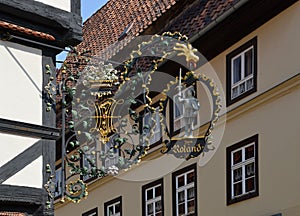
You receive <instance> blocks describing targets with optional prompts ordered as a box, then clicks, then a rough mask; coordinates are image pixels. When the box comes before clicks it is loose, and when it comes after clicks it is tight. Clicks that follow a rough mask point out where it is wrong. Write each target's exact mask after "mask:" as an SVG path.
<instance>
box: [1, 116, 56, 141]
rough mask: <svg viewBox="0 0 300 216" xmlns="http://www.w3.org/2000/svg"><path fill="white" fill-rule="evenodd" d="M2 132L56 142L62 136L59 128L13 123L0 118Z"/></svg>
mask: <svg viewBox="0 0 300 216" xmlns="http://www.w3.org/2000/svg"><path fill="white" fill-rule="evenodd" d="M0 132H4V133H9V134H14V135H21V136H29V137H36V138H42V139H50V140H56V139H58V138H59V136H60V131H59V129H57V128H52V127H47V126H41V125H35V124H29V123H24V122H19V121H12V120H7V119H1V118H0Z"/></svg>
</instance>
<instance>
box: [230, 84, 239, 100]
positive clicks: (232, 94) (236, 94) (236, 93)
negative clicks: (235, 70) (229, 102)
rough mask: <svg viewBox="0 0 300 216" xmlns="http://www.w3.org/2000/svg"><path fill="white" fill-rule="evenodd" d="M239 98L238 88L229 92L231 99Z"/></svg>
mask: <svg viewBox="0 0 300 216" xmlns="http://www.w3.org/2000/svg"><path fill="white" fill-rule="evenodd" d="M237 96H239V87H238V86H237V87H234V88H233V89H232V91H231V98H236V97H237Z"/></svg>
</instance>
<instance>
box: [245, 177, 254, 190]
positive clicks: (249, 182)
mask: <svg viewBox="0 0 300 216" xmlns="http://www.w3.org/2000/svg"><path fill="white" fill-rule="evenodd" d="M254 189H255V185H254V177H253V178H250V179H247V180H246V192H250V191H253V190H254Z"/></svg>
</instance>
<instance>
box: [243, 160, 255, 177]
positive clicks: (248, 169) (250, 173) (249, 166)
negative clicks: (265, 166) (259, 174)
mask: <svg viewBox="0 0 300 216" xmlns="http://www.w3.org/2000/svg"><path fill="white" fill-rule="evenodd" d="M245 169H246V178H248V177H251V176H254V172H255V168H254V163H251V164H247V165H246V167H245Z"/></svg>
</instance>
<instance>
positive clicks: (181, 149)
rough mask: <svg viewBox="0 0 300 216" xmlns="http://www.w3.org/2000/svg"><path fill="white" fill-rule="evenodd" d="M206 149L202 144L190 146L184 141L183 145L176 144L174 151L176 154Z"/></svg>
mask: <svg viewBox="0 0 300 216" xmlns="http://www.w3.org/2000/svg"><path fill="white" fill-rule="evenodd" d="M203 149H204V146H201V145H200V144H197V145H195V146H190V145H187V144H186V143H184V144H183V145H179V144H175V145H174V147H173V149H172V151H173V152H174V153H175V154H178V153H201V152H202V150H203Z"/></svg>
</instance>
